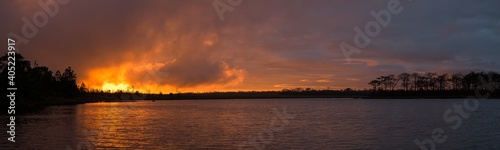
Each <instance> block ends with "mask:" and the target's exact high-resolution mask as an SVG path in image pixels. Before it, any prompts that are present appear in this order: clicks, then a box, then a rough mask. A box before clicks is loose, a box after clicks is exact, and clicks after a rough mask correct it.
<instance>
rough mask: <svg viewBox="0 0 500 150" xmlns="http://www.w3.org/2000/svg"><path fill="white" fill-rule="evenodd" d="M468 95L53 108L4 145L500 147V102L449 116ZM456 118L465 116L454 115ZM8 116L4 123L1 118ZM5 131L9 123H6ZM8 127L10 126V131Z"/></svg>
mask: <svg viewBox="0 0 500 150" xmlns="http://www.w3.org/2000/svg"><path fill="white" fill-rule="evenodd" d="M453 104H463V100H461V99H457V100H382V99H379V100H374V99H245V100H183V101H156V102H152V101H139V102H122V103H89V104H81V105H74V106H51V107H48V108H46V109H44V110H42V111H40V112H37V113H36V114H28V115H23V116H18V117H17V118H18V120H17V124H18V125H17V126H16V132H17V134H18V135H17V137H16V143H15V145H13V144H12V143H10V142H8V141H7V137H6V134H1V136H2V137H1V138H2V139H3V140H1V141H0V144H1V145H2V146H1V149H75V150H76V149H78V148H83V149H85V148H91V149H237V148H253V149H256V148H262V149H419V147H418V146H417V145H416V144H415V143H414V140H415V139H418V140H424V139H426V138H431V132H432V131H433V130H434V129H435V128H441V129H443V130H444V132H445V135H446V136H447V138H446V140H445V141H444V142H443V143H439V144H436V148H438V149H500V101H499V100H484V101H479V106H480V107H479V109H478V110H476V111H474V112H471V113H470V117H468V118H467V119H465V118H462V124H461V125H460V127H459V128H458V129H456V130H453V129H452V128H451V127H452V126H453V125H454V124H455V123H456V122H451V123H448V122H446V121H445V120H443V113H444V112H445V111H446V110H447V109H450V108H453ZM450 116H459V114H451V115H450ZM3 120H6V119H5V117H3ZM3 129H4V130H7V129H6V128H3ZM4 132H5V131H4Z"/></svg>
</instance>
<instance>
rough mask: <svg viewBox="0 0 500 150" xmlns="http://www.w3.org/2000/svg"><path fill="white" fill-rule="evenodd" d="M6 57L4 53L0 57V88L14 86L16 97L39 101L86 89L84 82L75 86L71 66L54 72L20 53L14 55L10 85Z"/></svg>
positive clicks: (72, 94) (74, 77) (75, 93)
mask: <svg viewBox="0 0 500 150" xmlns="http://www.w3.org/2000/svg"><path fill="white" fill-rule="evenodd" d="M7 59H8V56H7V55H6V54H5V55H4V56H2V57H0V60H1V64H0V70H1V75H0V78H1V80H2V81H4V82H2V84H1V85H0V86H1V89H6V88H7V87H16V88H17V91H16V95H17V97H18V99H26V100H36V101H40V100H44V99H50V98H75V97H78V96H80V95H82V94H83V93H84V92H85V91H86V87H85V84H83V83H82V84H81V86H77V83H76V78H77V76H76V74H75V72H74V71H73V70H72V69H71V67H68V68H66V69H65V70H64V71H62V72H61V71H59V70H57V71H56V72H55V73H54V72H52V71H51V70H50V69H49V68H48V67H46V66H41V65H38V63H37V62H36V61H35V62H34V63H33V64H32V63H31V62H30V61H28V60H26V59H24V57H23V56H22V55H21V54H16V57H15V78H14V85H13V86H11V85H10V83H9V80H8V71H9V70H8V67H7V66H8V60H7ZM2 91H4V90H2ZM4 92H8V91H4ZM4 94H6V93H4Z"/></svg>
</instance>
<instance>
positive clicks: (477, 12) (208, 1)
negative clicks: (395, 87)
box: [0, 0, 500, 93]
mask: <svg viewBox="0 0 500 150" xmlns="http://www.w3.org/2000/svg"><path fill="white" fill-rule="evenodd" d="M0 2H1V3H2V5H0V20H2V23H1V24H0V34H2V35H5V36H6V37H13V38H16V40H17V43H18V49H17V51H18V52H19V53H21V54H22V55H23V56H25V58H26V59H28V60H31V61H37V63H38V64H40V65H45V66H48V67H49V68H50V69H52V70H53V71H54V72H55V70H64V69H65V68H66V67H68V66H70V67H72V68H73V69H74V70H75V72H76V74H77V80H78V81H77V82H78V83H81V82H84V83H85V84H86V85H87V86H88V87H90V88H95V89H105V90H116V89H128V90H133V91H135V90H139V91H143V92H163V93H168V92H209V91H239V90H242V91H251V90H257V91H260V90H281V89H285V88H297V87H302V88H306V87H310V88H314V89H327V88H330V89H343V88H354V89H365V88H370V86H369V85H368V84H367V83H368V82H369V81H371V80H373V79H375V78H377V77H379V76H380V75H388V74H399V73H402V72H409V73H412V72H419V73H424V72H437V73H456V72H468V71H500V69H499V68H500V67H499V63H500V62H499V59H498V58H500V47H499V45H500V9H498V6H500V1H498V0H478V1H472V0H455V1H453V2H452V1H433V0H400V1H398V0H373V1H365V0H349V1H346V0H163V1H154V0H145V1H138V0H106V1H101V0H85V1H84V0H60V1H52V0H49V1H47V0H33V1H12V0H0ZM221 12H222V13H221ZM373 14H375V15H373ZM381 14H382V15H381ZM387 14H389V16H390V17H387V16H388V15H387ZM377 16H378V17H377ZM23 18H24V19H23ZM222 18H223V19H222ZM389 18H390V20H389ZM30 25H31V26H30ZM367 25H368V28H366V27H367ZM32 27H33V28H34V29H35V30H36V31H35V30H33V28H32ZM356 29H359V30H358V31H361V32H357V30H356ZM367 29H368V30H367ZM360 37H361V38H360ZM342 43H344V45H343V44H342ZM356 43H357V44H356ZM346 45H349V46H346ZM342 49H344V50H342ZM5 51H7V50H6V49H5ZM346 56H348V57H346Z"/></svg>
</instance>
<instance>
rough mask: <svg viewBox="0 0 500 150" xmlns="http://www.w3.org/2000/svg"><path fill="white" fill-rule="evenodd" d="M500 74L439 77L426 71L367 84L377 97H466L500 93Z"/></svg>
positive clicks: (447, 75) (478, 73) (381, 78)
mask: <svg viewBox="0 0 500 150" xmlns="http://www.w3.org/2000/svg"><path fill="white" fill-rule="evenodd" d="M499 83H500V74H499V73H497V72H493V71H490V72H474V71H472V72H469V73H467V74H462V73H455V74H438V73H433V72H427V73H423V74H419V73H412V74H410V73H401V74H399V75H394V74H391V75H383V76H380V77H378V78H376V79H375V80H372V81H370V82H369V83H368V84H369V85H371V86H372V87H373V91H374V93H375V95H377V94H378V95H384V94H385V95H395V94H399V95H404V94H406V95H413V96H418V95H419V94H420V95H421V96H425V95H428V94H431V95H433V96H450V97H451V96H460V97H461V96H464V95H467V94H468V95H471V94H474V93H475V91H476V90H477V91H496V93H498V92H500V89H499V88H500V84H499Z"/></svg>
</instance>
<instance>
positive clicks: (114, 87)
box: [102, 82, 130, 92]
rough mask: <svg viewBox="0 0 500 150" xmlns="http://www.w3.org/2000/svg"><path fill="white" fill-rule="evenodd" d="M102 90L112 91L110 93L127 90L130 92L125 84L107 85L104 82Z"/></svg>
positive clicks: (128, 86)
mask: <svg viewBox="0 0 500 150" xmlns="http://www.w3.org/2000/svg"><path fill="white" fill-rule="evenodd" d="M102 90H104V91H112V92H116V91H127V90H130V85H128V84H127V83H119V84H114V83H107V82H106V83H104V84H103V85H102Z"/></svg>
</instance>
